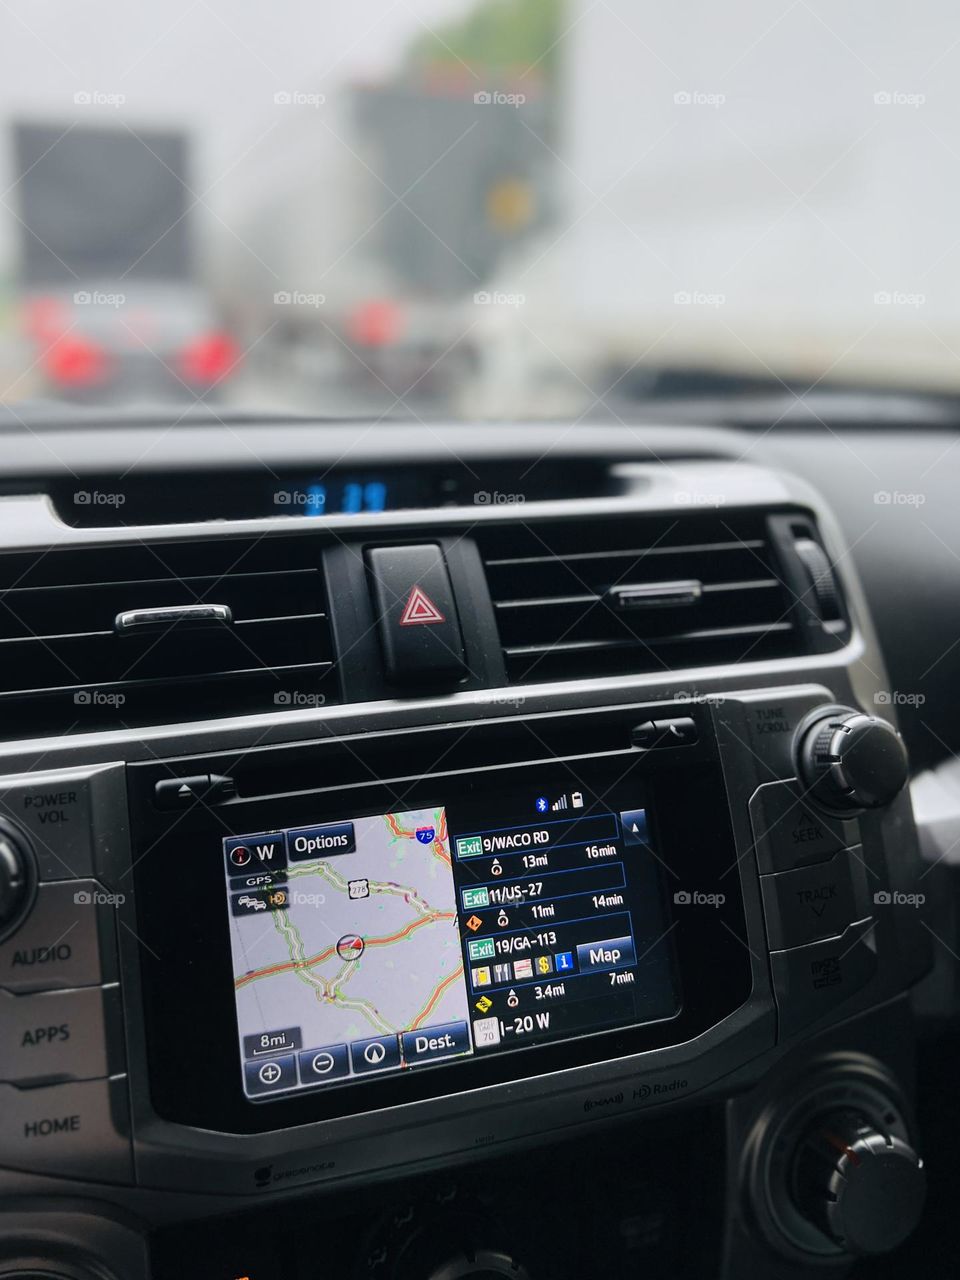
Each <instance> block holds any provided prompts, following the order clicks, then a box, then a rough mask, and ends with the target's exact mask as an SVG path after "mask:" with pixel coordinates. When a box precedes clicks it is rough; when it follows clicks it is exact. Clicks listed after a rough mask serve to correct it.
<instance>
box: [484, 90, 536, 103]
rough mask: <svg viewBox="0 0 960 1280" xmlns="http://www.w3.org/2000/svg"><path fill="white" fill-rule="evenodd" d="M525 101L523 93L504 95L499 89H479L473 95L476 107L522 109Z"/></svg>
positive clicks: (525, 97)
mask: <svg viewBox="0 0 960 1280" xmlns="http://www.w3.org/2000/svg"><path fill="white" fill-rule="evenodd" d="M526 100H527V95H526V94H525V93H504V92H503V91H502V90H501V89H479V90H478V91H477V92H476V93H475V94H474V95H473V102H474V105H475V106H477V107H522V106H523V104H524V103H525V102H526Z"/></svg>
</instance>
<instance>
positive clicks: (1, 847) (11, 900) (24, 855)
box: [0, 823, 33, 938]
mask: <svg viewBox="0 0 960 1280" xmlns="http://www.w3.org/2000/svg"><path fill="white" fill-rule="evenodd" d="M32 887H33V861H32V857H31V853H30V849H29V846H28V845H27V843H26V840H25V839H24V838H23V837H22V836H20V835H19V833H17V832H15V831H14V829H13V828H12V827H10V826H8V825H7V824H6V823H3V824H2V825H0V938H2V937H3V936H4V935H5V934H7V933H12V932H13V930H14V929H15V928H16V927H17V925H18V924H19V923H20V921H21V919H22V918H23V916H24V914H25V913H26V910H27V908H28V907H29V905H30V898H31V892H32Z"/></svg>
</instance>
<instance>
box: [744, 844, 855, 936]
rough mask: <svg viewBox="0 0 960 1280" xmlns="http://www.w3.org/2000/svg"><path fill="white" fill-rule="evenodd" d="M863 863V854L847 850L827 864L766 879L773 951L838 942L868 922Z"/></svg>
mask: <svg viewBox="0 0 960 1280" xmlns="http://www.w3.org/2000/svg"><path fill="white" fill-rule="evenodd" d="M861 857H862V853H861V851H860V850H859V849H851V850H844V851H841V852H840V853H835V854H834V855H833V857H832V858H830V859H829V861H827V862H818V863H816V864H815V865H813V866H810V867H799V868H797V870H795V871H781V872H779V874H777V875H772V876H761V877H760V886H761V888H762V890H763V911H764V915H765V916H766V920H767V937H768V938H769V941H770V950H771V951H781V950H783V949H784V948H787V947H799V946H802V945H803V943H805V942H817V941H818V940H820V939H822V938H833V937H836V935H837V934H838V933H842V932H843V931H844V929H845V928H846V927H847V925H848V924H849V923H850V921H851V920H857V919H860V918H861V917H862V916H863V913H864V912H865V911H866V910H867V909H868V908H867V906H866V899H867V883H866V874H865V870H864V866H863V863H862V862H861V861H860V859H861Z"/></svg>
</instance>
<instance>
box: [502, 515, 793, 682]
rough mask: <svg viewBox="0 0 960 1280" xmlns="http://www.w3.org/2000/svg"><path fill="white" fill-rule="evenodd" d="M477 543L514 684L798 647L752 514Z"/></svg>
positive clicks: (787, 595) (786, 593) (623, 522)
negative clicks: (484, 566)
mask: <svg viewBox="0 0 960 1280" xmlns="http://www.w3.org/2000/svg"><path fill="white" fill-rule="evenodd" d="M480 546H481V554H482V555H483V559H484V563H485V565H486V571H487V579H488V582H489V585H490V592H491V595H492V597H493V601H494V607H495V609H496V616H497V622H498V625H499V629H500V638H501V641H502V644H503V650H504V657H505V659H506V663H507V671H508V674H509V677H510V679H511V681H513V682H514V683H531V682H539V681H548V680H573V679H581V678H587V679H588V678H593V677H598V676H605V675H625V674H630V673H640V672H655V671H676V670H680V669H683V668H689V667H700V666H708V665H713V664H720V663H722V664H730V663H737V662H750V661H753V662H755V661H758V660H760V659H764V658H782V657H787V656H789V655H792V654H797V653H801V652H805V651H806V649H807V638H806V636H805V635H804V634H803V632H802V629H801V628H800V627H798V625H797V620H796V617H795V612H796V611H795V607H794V606H795V597H794V595H793V593H792V592H791V590H790V589H789V588H788V586H787V585H786V582H787V581H788V579H787V578H785V575H784V570H783V568H782V567H781V566H780V565H779V560H778V554H777V551H776V550H775V548H774V540H773V539H772V537H771V531H770V529H769V528H768V523H767V519H766V517H765V516H764V514H763V513H761V512H757V513H753V512H747V513H743V512H739V513H735V512H724V513H721V514H713V513H711V514H709V515H707V514H703V515H699V514H694V515H688V514H686V513H684V514H682V515H678V516H676V517H672V518H671V517H661V516H649V517H648V516H624V517H622V518H616V519H611V518H606V519H590V520H576V521H573V520H565V521H556V522H549V521H539V522H537V523H536V524H511V525H502V526H498V527H497V528H495V529H486V530H484V531H483V533H482V534H481V537H480Z"/></svg>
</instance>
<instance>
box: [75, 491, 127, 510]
mask: <svg viewBox="0 0 960 1280" xmlns="http://www.w3.org/2000/svg"><path fill="white" fill-rule="evenodd" d="M126 500H127V495H126V494H125V493H117V492H115V491H112V490H104V489H78V490H77V491H76V493H75V494H74V495H73V502H74V505H75V506H77V507H122V506H123V504H124V503H125V502H126Z"/></svg>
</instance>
